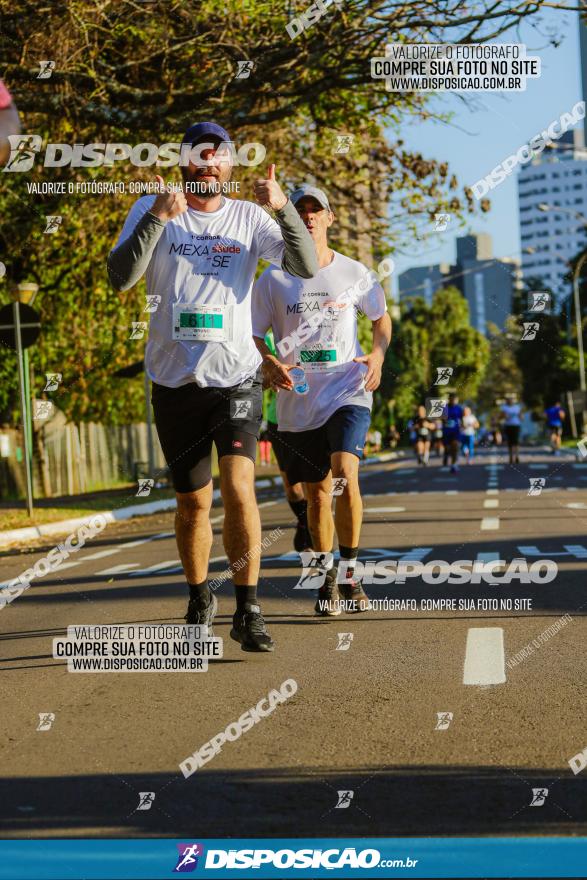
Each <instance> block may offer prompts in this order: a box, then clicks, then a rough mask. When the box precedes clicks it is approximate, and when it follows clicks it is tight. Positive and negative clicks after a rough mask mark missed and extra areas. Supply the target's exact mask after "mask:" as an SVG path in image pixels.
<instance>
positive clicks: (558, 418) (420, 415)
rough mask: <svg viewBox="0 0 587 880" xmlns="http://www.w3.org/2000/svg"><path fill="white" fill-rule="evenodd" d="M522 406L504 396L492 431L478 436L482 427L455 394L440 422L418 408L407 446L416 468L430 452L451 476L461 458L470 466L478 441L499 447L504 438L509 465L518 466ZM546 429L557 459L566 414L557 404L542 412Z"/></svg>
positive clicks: (451, 395) (557, 402)
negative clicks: (448, 470) (439, 459)
mask: <svg viewBox="0 0 587 880" xmlns="http://www.w3.org/2000/svg"><path fill="white" fill-rule="evenodd" d="M523 415H524V413H523V411H522V406H521V404H520V403H518V402H517V400H516V395H515V394H507V395H506V397H505V401H504V403H503V404H502V405H501V407H500V418H499V420H494V422H493V424H492V428H491V429H484V430H483V432H482V433H480V429H481V425H480V423H479V420H478V419H477V417H476V415H475V414H474V413H473V411H472V409H471V407H469V406H466V405H464V406H462V405H461V404H460V402H459V398H458V396H457V394H450V395H449V397H448V403H447V405H446V406H445V407H444V410H443V413H442V417H441V418H431V417H430V416H428V415H427V412H426V407H425V406H423V405H422V406H419V407H418V408H417V410H416V413H415V415H414V417H413V418H412V419H410V421H409V422H408V425H407V427H408V431H409V433H410V443H411V445H412V447H413V449H414V454H415V456H416V460H417V462H418V464H419V465H423V466H426V465H427V464H428V463H429V460H430V454H431V452H434V453H436V455H438V456H442V459H443V465H444V467H449V466H450V470H451V473H457V472H458V461H459V457H460V455H463V456H464V458H465V461H466V462H467V464H471V463H472V461H473V458H474V455H475V445H476V442H477V440H478V439H480V440H481V442H482V443H483V445H490V444H491V445H495V446H500V445H501V443H502V438H505V441H506V444H507V447H508V454H509V461H510V464H519V461H520V455H519V447H520V431H521V427H522V418H523ZM544 418H545V422H546V429H547V432H548V436H549V442H550V447H551V451H552V454H553V455H558V454H559V452H560V448H561V441H562V433H563V424H564V420H565V418H566V413H565V411H564V409H563V408H562V406H561V404H560V401H556V402H555V403H554V404H553V405H552V406H549V407H548V408H547V409H546V410H545V411H544Z"/></svg>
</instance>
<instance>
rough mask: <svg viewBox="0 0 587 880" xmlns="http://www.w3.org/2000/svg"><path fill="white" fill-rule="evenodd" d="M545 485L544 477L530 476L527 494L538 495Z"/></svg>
mask: <svg viewBox="0 0 587 880" xmlns="http://www.w3.org/2000/svg"><path fill="white" fill-rule="evenodd" d="M545 486H546V480H545V478H544V477H531V479H530V488H529V489H528V495H540V494H541V492H542V490H543V489H544V487H545Z"/></svg>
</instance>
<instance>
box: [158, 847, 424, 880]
mask: <svg viewBox="0 0 587 880" xmlns="http://www.w3.org/2000/svg"><path fill="white" fill-rule="evenodd" d="M271 842H272V843H273V846H272V847H271V848H269V847H261V846H259V847H257V846H254V845H249V846H244V847H240V848H236V847H232V846H231V847H222V848H214V847H210V848H208V849H206V851H205V852H204V846H203V845H202V844H201V843H180V844H177V848H178V850H179V858H178V861H177V865H176V866H175V868H174V871H175V872H177V873H188V872H190V873H191V872H195V871H196V869H197V868H198V865H199V864H200V865H201V867H202V868H204V869H205V870H206V871H210V872H212V871H216V872H217V871H219V869H225V870H227V871H245V870H246V869H248V868H252V869H257V870H258V869H259V868H262V867H267V868H271V869H272V870H273V871H283V870H287V869H289V868H293V869H295V870H296V873H297V872H299V871H300V870H303V869H304V868H307V869H311V870H312V871H313V872H316V871H318V872H319V870H320V869H321V868H322V869H325V870H326V871H333V870H335V869H341V868H354V869H361V868H362V869H363V870H367V869H370V868H395V867H397V868H413V867H415V866H416V864H417V860H414V859H412V858H410V856H406V857H404V858H399V859H382V858H381V853H380V852H379V850H378V849H369V848H365V847H361V848H357V847H356V846H345V845H344V841H337V842H336V843H337V845H336V846H323V845H317V846H312V847H304V846H301V845H300V844H299V843H298V842H297V841H285V842H283V844H282V843H280V842H279V841H275V842H274V841H271ZM254 843H255V842H254V841H251V842H250V844H254ZM257 876H259V875H258V874H257ZM261 876H262V875H261Z"/></svg>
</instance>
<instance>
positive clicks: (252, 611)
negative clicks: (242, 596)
mask: <svg viewBox="0 0 587 880" xmlns="http://www.w3.org/2000/svg"><path fill="white" fill-rule="evenodd" d="M230 638H231V639H234V640H235V642H240V643H241V648H242V650H243V651H263V652H266V651H274V650H275V643H274V641H273V639H272V638H271V636H270V635H269V633H268V632H267V627H266V626H265V621H264V620H263V615H262V614H261V609H260V608H259V606H258V605H251V604H250V603H249V602H247V603H246V604H245V610H244V611H237V612H235V615H234V617H233V618H232V629H231V631H230Z"/></svg>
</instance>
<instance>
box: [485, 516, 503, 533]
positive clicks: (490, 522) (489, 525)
mask: <svg viewBox="0 0 587 880" xmlns="http://www.w3.org/2000/svg"><path fill="white" fill-rule="evenodd" d="M498 528H499V517H498V516H485V517H483V519H482V520H481V531H482V532H492V531H495V530H496V529H498Z"/></svg>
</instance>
